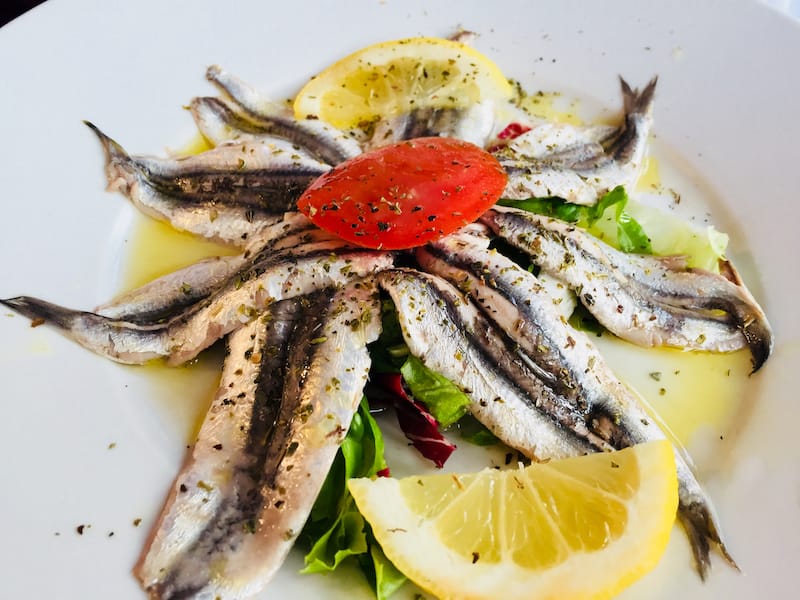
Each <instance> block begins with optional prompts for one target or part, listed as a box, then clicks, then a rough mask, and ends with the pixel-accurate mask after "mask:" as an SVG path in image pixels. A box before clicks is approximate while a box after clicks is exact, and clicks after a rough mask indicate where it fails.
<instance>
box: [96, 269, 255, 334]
mask: <svg viewBox="0 0 800 600" xmlns="http://www.w3.org/2000/svg"><path fill="white" fill-rule="evenodd" d="M244 261H245V259H244V257H243V256H242V255H236V256H214V257H210V258H206V259H203V260H200V261H198V262H196V263H194V264H191V265H189V266H188V267H185V268H183V269H179V270H177V271H173V272H172V273H168V274H167V275H164V276H162V277H159V278H157V279H154V280H153V281H151V282H149V283H147V284H145V285H143V286H141V287H138V288H136V289H134V290H131V291H129V292H126V293H125V294H121V295H119V296H117V297H116V298H114V299H113V300H111V301H109V302H106V303H104V304H101V305H100V306H98V307H97V308H95V309H94V311H93V312H94V313H96V314H98V315H101V316H103V317H108V318H110V319H116V320H119V321H128V322H130V323H136V324H141V325H145V324H155V323H159V322H164V321H167V320H169V319H171V318H172V317H174V316H175V315H176V314H178V313H180V312H182V311H183V310H186V309H187V308H188V307H189V306H191V305H192V304H195V303H197V302H199V301H200V300H203V299H204V298H206V297H207V296H209V295H210V294H211V293H212V292H214V291H215V290H216V289H218V288H219V287H221V286H222V285H223V284H224V283H225V282H226V281H228V279H230V278H231V277H232V276H233V275H235V274H236V272H237V271H238V270H239V269H240V268H241V267H242V266H243V265H244Z"/></svg>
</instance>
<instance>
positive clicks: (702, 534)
mask: <svg viewBox="0 0 800 600" xmlns="http://www.w3.org/2000/svg"><path fill="white" fill-rule="evenodd" d="M488 242H489V240H488V239H485V240H484V242H483V243H481V242H480V240H479V239H478V238H476V237H475V236H472V235H471V236H464V235H458V234H456V235H451V236H449V237H447V238H444V239H443V240H440V241H438V242H435V243H431V244H428V245H427V246H425V247H422V248H420V249H418V250H417V252H416V254H417V260H418V261H419V263H420V265H421V266H422V267H423V268H424V269H425V271H427V272H429V273H433V274H436V275H439V276H440V277H443V278H444V279H446V280H448V281H449V282H450V283H452V284H453V285H455V286H457V287H458V288H459V289H460V290H461V291H462V292H463V293H464V294H465V295H466V296H467V297H468V298H470V299H471V300H472V301H473V302H475V304H477V305H478V306H480V307H481V309H482V310H483V311H484V313H485V314H486V315H487V317H488V318H489V319H490V320H491V321H493V322H494V323H496V324H497V325H498V326H499V327H500V328H501V329H502V330H503V331H504V332H505V333H506V334H507V335H508V336H509V337H510V338H511V339H512V340H513V341H514V342H515V343H516V344H518V345H519V347H520V348H521V349H522V350H523V351H524V352H525V353H526V354H527V355H528V356H529V357H530V358H531V359H532V360H533V362H534V363H535V364H536V365H537V366H538V367H539V369H538V370H534V371H533V373H534V374H535V375H536V376H537V377H539V378H540V379H541V381H542V382H543V383H544V384H545V385H546V386H547V387H548V388H550V389H551V390H552V391H553V393H554V394H555V395H556V396H557V397H558V398H559V399H560V401H561V402H563V403H565V404H567V405H569V406H571V407H574V408H576V409H577V410H578V413H579V414H580V415H581V417H580V420H579V423H580V424H581V425H582V427H581V428H578V429H577V432H578V435H582V432H583V430H584V429H585V430H588V431H591V432H593V433H594V434H595V435H596V436H597V437H598V438H600V439H601V440H602V441H603V442H605V443H606V444H608V445H610V446H612V447H613V448H615V449H621V448H624V447H628V446H632V445H634V444H638V443H642V442H647V441H652V440H658V439H664V438H666V437H669V436H668V435H667V433H666V432H665V431H663V430H662V429H661V428H660V426H659V423H658V420H657V419H656V418H654V415H651V414H650V412H649V410H648V409H647V408H646V407H645V406H643V405H642V403H641V401H640V399H639V397H638V396H637V395H635V394H633V393H632V392H631V391H630V389H629V388H628V387H627V386H626V385H625V384H623V383H622V382H621V381H620V380H619V379H617V377H616V376H615V375H614V373H613V372H612V371H611V369H610V367H609V366H608V365H607V364H606V362H605V361H604V360H603V357H602V355H601V354H600V352H599V351H598V349H597V348H596V347H595V346H594V344H593V343H592V342H591V340H590V339H589V337H588V336H586V335H585V334H584V333H583V332H580V331H576V330H575V329H573V328H572V327H571V326H570V325H569V324H568V323H567V322H566V320H565V319H564V318H563V317H562V316H561V315H560V314H559V312H558V309H557V307H556V306H555V305H554V304H553V302H552V297H551V296H550V295H549V294H548V293H547V291H546V290H545V289H544V288H543V287H542V286H541V284H540V283H539V281H538V279H537V278H536V277H535V276H534V275H533V274H532V273H530V272H528V271H527V270H525V269H523V268H522V267H520V266H519V265H517V264H516V263H514V261H512V260H511V259H509V258H508V257H506V256H503V255H502V254H500V253H499V252H496V251H494V250H489V249H488ZM537 409H538V410H548V405H547V404H546V403H540V404H537ZM554 414H556V415H559V414H565V413H564V412H561V413H559V412H555V413H554ZM566 414H569V413H566ZM561 424H562V425H563V426H564V427H566V428H568V429H574V428H575V424H574V423H573V422H571V421H569V420H567V421H561ZM518 449H519V450H521V451H523V452H526V453H531V452H532V451H533V449H531V448H518ZM596 449H597V450H604V449H605V446H598V447H596ZM535 451H536V453H537V455H538V456H540V457H541V455H542V453H544V452H546V448H544V447H542V445H541V444H540V445H538V446H537V447H536V448H535ZM675 455H676V456H675V458H676V464H677V469H678V481H679V498H680V503H679V507H678V515H679V518H680V520H681V522H682V523H683V525H684V527H685V529H686V531H687V533H688V535H689V539H690V541H691V544H692V550H693V552H694V555H695V559H696V563H697V567H698V571H699V572H700V574H701V576H703V577H704V576H705V574H706V572H707V570H708V568H709V567H710V564H711V563H710V559H709V546H710V544H712V543H713V544H715V545H718V547H719V548H720V551H721V552H722V554H723V556H725V557H726V558H727V559H728V560H731V559H730V556H729V554H728V552H727V550H726V549H725V547H724V544H723V543H722V539H721V536H720V527H719V524H718V521H717V518H716V516H715V513H714V509H713V506H712V503H711V500H710V498H709V497H708V496H707V494H706V493H705V492H704V490H703V489H702V487H701V486H700V484H699V482H698V481H697V479H696V477H695V475H694V473H693V472H692V468H691V466H690V463H689V462H688V458H687V457H686V456H685V453H684V452H683V451H682V449H680V448H678V447H676V450H675ZM731 562H732V561H731Z"/></svg>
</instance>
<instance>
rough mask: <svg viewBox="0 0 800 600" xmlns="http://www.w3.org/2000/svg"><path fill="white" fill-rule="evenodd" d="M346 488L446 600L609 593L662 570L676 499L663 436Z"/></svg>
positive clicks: (392, 554)
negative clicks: (529, 461)
mask: <svg viewBox="0 0 800 600" xmlns="http://www.w3.org/2000/svg"><path fill="white" fill-rule="evenodd" d="M349 487H350V492H351V493H352V495H353V498H355V501H356V504H357V505H358V509H359V510H360V511H361V513H362V514H363V515H364V518H365V519H366V520H367V521H368V522H369V524H370V525H371V526H372V530H373V532H374V534H375V538H376V539H377V540H378V542H379V543H380V544H381V546H382V548H383V551H384V552H385V554H386V556H387V557H388V558H389V559H390V560H391V561H392V562H393V563H394V564H395V566H397V568H398V569H400V570H401V571H402V572H403V573H404V574H405V575H406V576H408V577H409V579H411V580H412V581H414V582H415V583H416V584H417V585H419V586H420V587H422V588H423V589H425V590H427V591H429V592H431V593H433V594H435V595H436V596H439V597H442V598H493V599H494V598H504V599H510V598H526V599H542V598H552V599H556V598H558V599H559V600H564V599H569V598H609V597H610V596H612V595H614V594H616V593H617V592H619V591H620V590H621V589H622V588H624V587H625V586H627V585H629V584H630V583H632V582H633V581H635V580H636V579H638V578H639V577H641V576H642V575H643V574H645V573H646V572H647V571H649V570H650V569H652V568H653V567H654V566H655V565H656V563H657V562H658V560H659V558H660V557H661V555H662V553H663V551H664V549H665V548H666V545H667V541H668V539H669V534H670V530H671V528H672V524H673V522H674V520H675V511H676V510H677V506H678V482H677V477H676V473H675V458H674V455H673V450H672V446H671V445H670V444H669V443H668V442H666V441H662V442H651V443H647V444H642V445H639V446H634V447H632V448H628V449H625V450H621V451H619V452H613V453H599V454H591V455H587V456H582V457H579V458H570V459H565V460H561V461H553V462H550V463H546V464H533V465H531V466H528V467H524V468H522V467H520V468H516V469H510V470H504V471H498V470H494V469H484V470H483V471H480V472H478V473H472V474H468V475H451V474H436V475H427V476H415V477H408V478H405V479H391V478H379V479H375V480H369V479H353V480H350V482H349Z"/></svg>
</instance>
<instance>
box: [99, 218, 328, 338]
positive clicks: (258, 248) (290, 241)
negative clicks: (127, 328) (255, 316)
mask: <svg viewBox="0 0 800 600" xmlns="http://www.w3.org/2000/svg"><path fill="white" fill-rule="evenodd" d="M336 239H337V238H336V237H335V236H334V235H333V234H330V233H328V232H326V231H323V230H321V229H318V228H317V227H315V226H314V225H313V224H312V223H311V222H310V221H309V220H308V219H307V218H306V217H305V216H304V215H302V214H301V213H286V214H285V215H284V216H283V219H282V220H281V221H280V222H279V223H276V224H275V225H272V226H270V227H267V228H265V229H264V230H262V231H261V232H260V233H259V237H256V238H252V239H251V240H250V246H251V247H250V248H249V249H248V250H246V251H245V252H243V253H242V254H239V255H236V256H222V257H219V256H217V257H210V258H206V259H203V260H200V261H198V262H196V263H194V264H192V265H189V266H187V267H185V268H183V269H179V270H177V271H174V272H172V273H169V274H167V275H164V276H162V277H159V278H157V279H155V280H153V281H151V282H149V283H147V284H145V285H143V286H141V287H139V288H136V289H134V290H131V291H129V292H127V293H125V294H122V295H120V296H118V297H116V298H114V299H113V300H111V301H109V302H107V303H105V304H102V305H100V306H98V307H97V308H96V309H95V310H94V312H95V313H97V314H98V315H102V316H104V317H109V318H112V319H116V320H118V321H128V322H130V323H134V324H137V325H156V324H158V323H164V322H166V321H169V320H170V319H172V318H173V317H176V316H178V315H179V314H180V313H181V312H182V311H184V310H186V309H187V308H188V307H190V306H191V305H193V304H196V303H197V302H200V301H201V300H203V299H205V298H207V297H208V296H210V295H211V293H212V292H214V291H216V290H217V289H219V288H220V287H222V286H223V285H224V284H225V283H226V282H228V281H230V280H231V279H232V278H233V277H235V276H236V275H237V274H238V273H239V271H241V270H242V269H244V268H245V267H246V266H247V265H248V264H249V263H248V259H251V261H250V262H252V258H253V257H254V256H256V255H258V256H262V255H263V254H264V253H265V252H267V251H268V250H267V249H269V250H270V251H276V250H283V249H287V248H293V247H295V246H301V245H305V244H311V243H320V242H333V241H336Z"/></svg>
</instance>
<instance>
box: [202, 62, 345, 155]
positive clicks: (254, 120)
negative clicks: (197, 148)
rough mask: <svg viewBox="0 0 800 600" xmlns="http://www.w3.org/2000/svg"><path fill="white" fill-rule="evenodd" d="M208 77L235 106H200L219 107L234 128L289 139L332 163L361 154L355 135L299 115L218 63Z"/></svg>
mask: <svg viewBox="0 0 800 600" xmlns="http://www.w3.org/2000/svg"><path fill="white" fill-rule="evenodd" d="M206 78H207V79H208V80H209V81H210V82H211V83H213V84H214V85H216V86H217V88H219V90H220V91H222V92H223V93H224V94H225V95H226V96H228V98H230V100H231V101H233V104H234V105H235V107H232V106H231V105H230V103H225V102H218V103H216V104H215V105H213V106H210V107H198V108H204V109H206V108H210V109H213V110H215V111H217V116H216V117H215V118H216V119H218V120H220V119H221V120H224V121H226V122H227V123H228V125H229V126H230V127H231V129H241V130H243V131H245V132H247V133H251V134H253V133H259V132H260V133H262V134H267V135H272V136H275V137H280V138H284V139H287V140H289V141H291V142H293V143H295V144H297V145H298V146H300V147H301V148H303V149H304V150H305V151H306V152H308V153H310V154H311V155H313V156H315V157H317V158H318V159H319V160H321V161H322V162H325V163H327V164H329V165H337V164H339V163H340V162H343V161H345V160H347V159H348V158H353V157H354V156H358V155H359V154H361V146H360V145H359V144H358V142H357V141H356V140H355V139H354V138H352V137H350V136H348V135H347V134H345V133H344V132H342V131H340V130H338V129H336V128H335V127H333V126H332V125H329V124H327V123H324V122H323V121H320V120H319V119H316V118H314V119H303V120H297V119H295V118H294V117H293V116H292V115H291V114H290V112H289V111H288V110H287V108H285V107H284V106H281V105H280V104H277V103H275V102H273V101H271V100H269V99H268V98H265V97H264V96H262V95H261V94H260V93H259V92H258V91H257V90H255V89H254V88H253V87H251V86H250V85H248V84H247V83H245V82H244V81H242V80H241V79H239V78H238V77H235V76H233V75H231V74H230V73H228V72H227V71H225V70H223V69H222V68H220V67H219V66H217V65H212V66H210V67H209V68H208V70H207V71H206ZM223 107H224V108H223ZM225 109H227V110H225ZM196 116H197V115H196Z"/></svg>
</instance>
